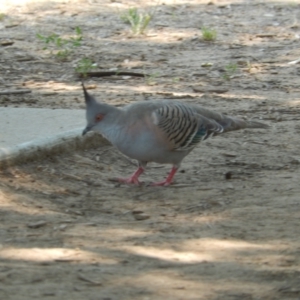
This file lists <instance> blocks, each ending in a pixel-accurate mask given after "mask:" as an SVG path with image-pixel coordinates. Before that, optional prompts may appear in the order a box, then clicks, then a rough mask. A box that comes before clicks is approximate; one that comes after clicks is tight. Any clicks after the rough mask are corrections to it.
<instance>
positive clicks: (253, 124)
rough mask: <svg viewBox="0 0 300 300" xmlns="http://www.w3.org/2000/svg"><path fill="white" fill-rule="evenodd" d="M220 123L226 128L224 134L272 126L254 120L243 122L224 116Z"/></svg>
mask: <svg viewBox="0 0 300 300" xmlns="http://www.w3.org/2000/svg"><path fill="white" fill-rule="evenodd" d="M219 123H220V124H221V125H222V126H223V127H224V132H226V131H233V130H239V129H244V128H262V129H263V128H269V127H270V126H269V125H267V124H264V123H261V122H258V121H254V120H243V119H240V118H236V117H230V116H225V115H223V118H222V119H221V120H219Z"/></svg>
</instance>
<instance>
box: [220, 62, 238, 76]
mask: <svg viewBox="0 0 300 300" xmlns="http://www.w3.org/2000/svg"><path fill="white" fill-rule="evenodd" d="M224 69H225V73H224V74H223V78H224V79H225V80H230V79H231V77H232V76H233V75H234V74H235V73H236V71H237V64H233V63H230V64H228V65H226V66H225V67H224Z"/></svg>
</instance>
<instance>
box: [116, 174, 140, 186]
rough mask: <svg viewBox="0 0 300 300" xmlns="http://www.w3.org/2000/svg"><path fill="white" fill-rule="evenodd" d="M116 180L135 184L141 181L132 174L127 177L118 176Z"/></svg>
mask: <svg viewBox="0 0 300 300" xmlns="http://www.w3.org/2000/svg"><path fill="white" fill-rule="evenodd" d="M117 181H118V182H120V183H126V184H135V185H140V184H141V182H140V181H139V180H138V179H137V178H136V177H134V176H131V177H129V178H118V179H117Z"/></svg>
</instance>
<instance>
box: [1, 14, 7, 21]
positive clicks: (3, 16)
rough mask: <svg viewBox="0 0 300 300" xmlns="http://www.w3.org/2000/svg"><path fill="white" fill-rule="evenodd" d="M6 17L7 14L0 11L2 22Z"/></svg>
mask: <svg viewBox="0 0 300 300" xmlns="http://www.w3.org/2000/svg"><path fill="white" fill-rule="evenodd" d="M5 17H6V15H5V14H4V13H0V22H2V21H3V20H4V18H5Z"/></svg>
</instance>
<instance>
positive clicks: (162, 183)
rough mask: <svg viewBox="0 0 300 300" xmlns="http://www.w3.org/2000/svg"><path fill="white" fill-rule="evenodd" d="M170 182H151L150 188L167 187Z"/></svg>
mask: <svg viewBox="0 0 300 300" xmlns="http://www.w3.org/2000/svg"><path fill="white" fill-rule="evenodd" d="M171 183H172V182H169V181H167V180H164V181H159V182H152V183H151V184H150V186H168V185H170V184H171Z"/></svg>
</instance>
